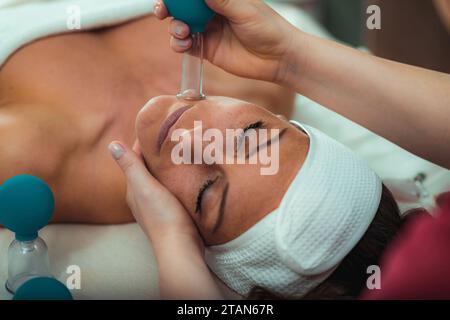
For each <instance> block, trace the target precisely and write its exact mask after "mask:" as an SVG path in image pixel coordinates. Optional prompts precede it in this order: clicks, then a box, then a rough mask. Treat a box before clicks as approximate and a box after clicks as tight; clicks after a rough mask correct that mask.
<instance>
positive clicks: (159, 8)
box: [153, 1, 161, 15]
mask: <svg viewBox="0 0 450 320" xmlns="http://www.w3.org/2000/svg"><path fill="white" fill-rule="evenodd" d="M160 10H161V3H160V2H159V1H158V2H156V3H155V5H154V6H153V13H154V14H155V15H158V13H159V12H160Z"/></svg>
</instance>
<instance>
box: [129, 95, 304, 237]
mask: <svg viewBox="0 0 450 320" xmlns="http://www.w3.org/2000/svg"><path fill="white" fill-rule="evenodd" d="M185 106H189V109H188V111H186V112H185V113H183V115H182V116H181V118H180V119H179V120H178V121H177V123H176V124H175V125H174V126H173V127H172V128H171V130H170V132H169V139H167V140H166V141H165V143H164V144H163V145H162V148H161V150H159V149H158V148H157V147H156V146H157V141H158V134H159V130H160V127H161V125H162V123H163V122H164V121H165V119H166V118H167V117H168V116H169V115H170V114H171V113H173V112H174V111H175V110H177V109H180V108H183V107H185ZM194 121H202V125H203V130H204V131H205V130H206V129H208V128H215V129H219V130H220V131H221V132H222V134H223V136H225V129H235V128H245V127H247V126H249V125H250V124H252V123H255V122H257V121H262V122H263V123H264V129H268V130H270V129H279V130H280V132H282V131H283V130H286V131H285V132H284V133H283V134H282V136H281V138H280V140H279V142H278V144H279V146H280V149H279V159H280V160H279V163H280V169H279V171H278V173H277V174H275V175H267V176H263V175H261V173H260V169H261V166H262V165H261V163H259V162H258V164H255V165H252V164H243V165H236V164H213V165H206V164H203V165H188V164H184V165H176V164H174V163H173V161H172V159H171V152H172V150H173V148H174V147H175V145H176V144H177V143H178V142H177V141H175V142H172V141H171V140H170V136H171V133H173V131H174V130H176V129H187V130H189V131H190V133H191V134H192V131H193V127H194ZM136 130H137V136H138V141H139V147H140V150H141V152H142V155H143V157H144V159H145V162H146V164H147V167H148V169H149V170H150V172H151V173H152V175H153V176H154V177H155V178H156V179H157V180H158V181H159V182H160V183H162V184H163V185H164V186H165V187H166V188H167V189H168V190H169V191H170V192H171V193H172V194H174V195H175V196H176V197H177V199H178V200H179V201H180V203H181V204H182V205H183V207H184V208H185V209H186V211H187V212H188V213H189V215H190V217H191V218H192V219H193V221H194V222H195V224H196V226H197V227H198V229H199V231H200V234H201V235H202V237H203V239H204V241H205V244H206V245H215V244H221V243H225V242H228V241H230V240H232V239H234V238H236V237H237V236H239V235H240V234H242V233H243V232H244V231H246V230H247V229H249V228H250V227H251V226H253V225H254V224H255V223H256V222H257V221H259V220H260V219H262V218H263V217H264V216H266V215H267V214H268V213H270V212H272V211H273V210H275V209H276V208H277V207H278V205H279V203H280V201H281V198H282V197H283V195H284V193H285V192H286V190H287V188H288V187H289V184H290V182H291V181H292V179H293V177H294V176H295V174H296V173H297V172H298V171H299V169H300V167H301V165H302V163H303V161H304V159H305V157H306V154H307V151H308V137H307V136H306V135H305V134H304V133H303V132H301V131H300V130H298V129H296V128H295V127H293V126H292V125H290V124H289V123H288V122H286V121H284V120H281V119H280V118H278V117H276V116H274V115H273V114H272V113H270V112H268V111H267V110H265V109H263V108H261V107H259V106H256V105H254V104H251V103H248V102H243V101H240V100H235V99H231V98H225V97H208V99H207V100H203V101H197V102H188V101H183V100H178V99H177V98H176V97H174V96H162V97H157V98H154V99H152V100H151V101H150V102H149V103H148V104H147V105H146V106H145V107H144V108H143V109H142V110H141V111H140V113H139V115H138V117H137V121H136ZM263 142H265V141H258V143H259V144H260V143H263ZM192 143H193V141H192ZM252 157H257V153H255V154H254V155H253V156H252ZM217 177H219V179H218V180H217V182H216V183H215V184H214V185H212V186H211V187H210V188H209V189H208V190H207V191H206V192H205V194H204V196H203V201H202V202H201V204H202V210H201V211H200V212H196V202H197V198H198V194H199V190H201V188H202V186H203V185H204V184H205V182H206V181H207V180H208V179H211V180H213V179H216V178H217ZM187 181H189V183H187ZM274 185H276V186H277V188H276V189H274V188H273V186H274ZM225 190H227V193H226V197H225V199H226V201H225V207H224V211H223V212H224V218H223V220H222V223H221V225H220V227H219V228H218V229H217V230H214V226H215V225H216V223H217V222H218V220H219V216H220V214H219V212H220V204H221V200H222V196H223V194H224V191H225ZM268 195H270V196H268ZM243 199H246V200H245V201H244V200H243Z"/></svg>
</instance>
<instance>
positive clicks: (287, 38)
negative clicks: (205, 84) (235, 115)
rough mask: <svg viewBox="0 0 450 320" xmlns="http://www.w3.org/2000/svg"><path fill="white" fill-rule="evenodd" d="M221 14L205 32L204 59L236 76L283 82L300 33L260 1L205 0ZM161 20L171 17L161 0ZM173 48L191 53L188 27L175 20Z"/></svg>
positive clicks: (173, 22)
mask: <svg viewBox="0 0 450 320" xmlns="http://www.w3.org/2000/svg"><path fill="white" fill-rule="evenodd" d="M206 3H207V5H208V6H209V7H210V8H211V9H212V10H214V11H215V12H217V13H218V14H219V16H218V17H216V18H215V19H214V21H212V22H211V23H210V24H209V25H208V28H207V30H206V32H205V53H204V54H205V58H206V59H207V60H209V61H210V62H211V63H213V64H215V65H216V66H218V67H220V68H222V69H224V70H226V71H228V72H230V73H233V74H235V75H238V76H241V77H246V78H253V79H257V80H264V81H271V82H278V83H281V82H282V81H283V79H282V77H283V73H284V71H283V70H284V69H285V66H286V64H287V63H286V61H287V57H288V55H289V51H290V50H291V47H292V42H293V40H294V38H295V36H296V34H297V33H299V30H297V29H296V28H295V27H294V26H292V25H291V24H289V23H288V22H287V21H286V20H285V19H284V18H282V17H281V16H280V15H278V14H277V13H276V12H275V11H274V10H272V8H270V7H269V6H268V5H266V4H265V3H264V2H263V1H259V0H206ZM154 13H155V15H156V17H158V18H159V19H165V18H167V17H168V12H167V8H166V7H165V6H164V4H163V2H162V0H159V1H158V2H157V4H156V5H155V9H154ZM170 34H171V47H172V48H173V50H175V51H176V52H185V51H188V50H189V49H190V47H191V45H192V41H191V39H190V37H189V27H188V26H187V25H186V24H184V23H182V22H181V21H177V20H173V21H172V22H171V25H170Z"/></svg>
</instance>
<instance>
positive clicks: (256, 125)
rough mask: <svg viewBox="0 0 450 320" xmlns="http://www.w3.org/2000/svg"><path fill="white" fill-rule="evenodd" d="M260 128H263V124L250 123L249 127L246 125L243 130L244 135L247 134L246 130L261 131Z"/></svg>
mask: <svg viewBox="0 0 450 320" xmlns="http://www.w3.org/2000/svg"><path fill="white" fill-rule="evenodd" d="M262 127H264V122H262V121H257V122H255V123H252V124H250V125H248V126H247V127H245V128H244V133H245V132H247V131H248V130H251V129H261V128H262Z"/></svg>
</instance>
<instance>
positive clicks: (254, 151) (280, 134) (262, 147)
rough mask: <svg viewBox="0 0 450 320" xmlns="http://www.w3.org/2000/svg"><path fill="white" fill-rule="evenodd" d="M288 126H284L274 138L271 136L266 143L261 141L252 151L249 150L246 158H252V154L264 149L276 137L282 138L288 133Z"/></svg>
mask: <svg viewBox="0 0 450 320" xmlns="http://www.w3.org/2000/svg"><path fill="white" fill-rule="evenodd" d="M287 129H288V128H284V129H283V130H281V132H280V133H279V134H278V135H277V136H276V137H274V138H271V139H270V140H268V141H266V142H265V143H261V144H260V145H259V146H257V147H256V148H255V149H254V150H253V151H252V152H249V153H248V154H247V156H246V157H245V158H246V159H248V158H250V156H252V155H253V154H255V153H258V152H260V151H261V150H264V148H268V147H270V146H271V145H272V141H273V140H274V139H278V141H280V140H281V138H283V136H284V134H285V133H286V131H287Z"/></svg>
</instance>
